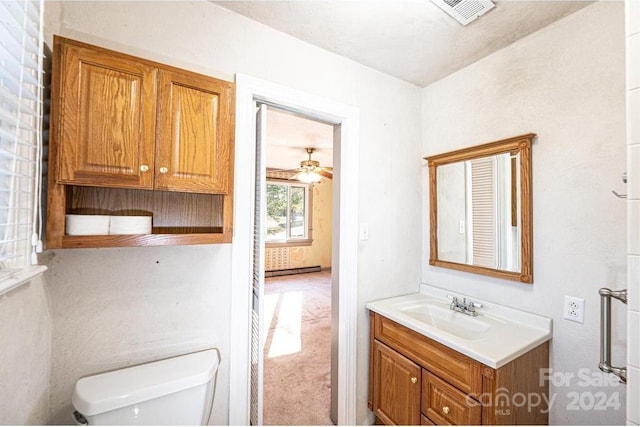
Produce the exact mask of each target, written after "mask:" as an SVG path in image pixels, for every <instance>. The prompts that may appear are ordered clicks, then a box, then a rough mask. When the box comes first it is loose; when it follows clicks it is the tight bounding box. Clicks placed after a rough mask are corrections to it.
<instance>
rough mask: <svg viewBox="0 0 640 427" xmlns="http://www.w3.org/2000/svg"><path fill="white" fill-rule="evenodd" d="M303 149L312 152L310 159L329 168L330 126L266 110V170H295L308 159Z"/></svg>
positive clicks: (331, 161) (330, 149)
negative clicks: (310, 149) (311, 149)
mask: <svg viewBox="0 0 640 427" xmlns="http://www.w3.org/2000/svg"><path fill="white" fill-rule="evenodd" d="M307 147H309V148H315V150H316V151H315V152H314V153H313V154H312V155H311V159H313V160H317V161H319V162H320V166H326V167H331V165H332V164H333V126H331V125H327V124H324V123H320V122H318V121H315V120H311V119H307V118H303V117H300V116H297V115H294V114H292V113H287V112H283V111H280V110H275V109H273V108H269V109H268V110H267V150H266V151H267V152H266V157H267V162H266V163H267V167H270V168H275V169H296V168H297V167H299V166H300V162H301V161H302V160H307V159H308V158H309V155H308V154H307V152H306V151H305V148H307Z"/></svg>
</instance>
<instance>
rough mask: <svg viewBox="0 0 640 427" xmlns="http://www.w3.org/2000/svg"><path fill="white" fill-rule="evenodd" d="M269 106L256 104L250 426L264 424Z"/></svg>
mask: <svg viewBox="0 0 640 427" xmlns="http://www.w3.org/2000/svg"><path fill="white" fill-rule="evenodd" d="M266 119H267V106H266V105H264V104H258V105H257V113H256V163H255V168H256V171H255V176H256V181H255V217H254V226H253V279H252V280H253V307H252V310H251V409H250V421H251V425H254V426H255V425H262V390H263V387H262V385H263V378H262V372H263V368H264V358H263V357H262V352H263V349H264V342H265V341H264V332H263V330H262V325H261V324H260V316H261V315H262V312H263V305H264V299H263V296H264V236H265V218H266V202H265V201H264V198H263V195H264V194H266V180H265V171H266V169H265V166H264V160H265V159H264V150H265V146H266V141H265V140H266V135H267V131H266V124H267V120H266Z"/></svg>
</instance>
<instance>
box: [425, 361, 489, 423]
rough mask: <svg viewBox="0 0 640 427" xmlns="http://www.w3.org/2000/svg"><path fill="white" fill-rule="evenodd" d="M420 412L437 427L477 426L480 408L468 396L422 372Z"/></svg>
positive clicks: (477, 403) (479, 419)
mask: <svg viewBox="0 0 640 427" xmlns="http://www.w3.org/2000/svg"><path fill="white" fill-rule="evenodd" d="M422 412H424V413H425V414H426V416H427V417H428V418H429V419H432V420H434V421H435V423H437V424H439V425H446V424H451V425H478V424H480V421H481V414H482V411H481V406H480V403H479V402H477V401H475V400H474V399H473V398H471V397H470V396H469V395H467V394H465V393H463V392H461V391H460V390H458V389H457V388H455V387H453V386H451V385H450V384H448V383H446V382H444V381H442V380H441V379H440V378H438V377H436V376H435V375H433V374H431V373H429V371H427V370H423V371H422Z"/></svg>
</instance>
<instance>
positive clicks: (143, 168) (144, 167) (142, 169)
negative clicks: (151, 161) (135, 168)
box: [140, 165, 149, 172]
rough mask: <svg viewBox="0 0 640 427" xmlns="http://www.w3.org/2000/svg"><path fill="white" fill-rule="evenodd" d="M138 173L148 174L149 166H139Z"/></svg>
mask: <svg viewBox="0 0 640 427" xmlns="http://www.w3.org/2000/svg"><path fill="white" fill-rule="evenodd" d="M140 172H149V166H147V165H140Z"/></svg>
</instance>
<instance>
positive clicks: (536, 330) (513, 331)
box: [366, 285, 552, 369]
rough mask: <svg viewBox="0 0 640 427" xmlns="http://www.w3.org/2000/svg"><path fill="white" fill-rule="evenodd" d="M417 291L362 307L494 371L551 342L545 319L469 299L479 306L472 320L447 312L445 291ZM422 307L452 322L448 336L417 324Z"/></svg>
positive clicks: (550, 328) (447, 301) (460, 314)
mask: <svg viewBox="0 0 640 427" xmlns="http://www.w3.org/2000/svg"><path fill="white" fill-rule="evenodd" d="M421 290H422V292H420V293H415V294H409V295H403V296H400V297H394V298H388V299H384V300H379V301H373V302H369V303H367V304H366V307H367V309H369V310H371V311H374V312H376V313H378V314H381V315H382V316H384V317H387V318H389V319H391V320H393V321H395V322H397V323H399V324H401V325H403V326H406V327H407V328H409V329H412V330H414V331H416V332H418V333H420V334H422V335H425V336H427V337H429V338H431V339H433V340H435V341H437V342H439V343H441V344H444V345H446V346H447V347H450V348H452V349H454V350H457V351H459V352H460V353H462V354H465V355H467V356H469V357H471V358H472V359H475V360H477V361H478V362H480V363H483V364H485V365H487V366H489V367H491V368H494V369H497V368H500V367H502V366H504V365H506V364H507V363H509V362H511V361H512V360H514V359H516V358H517V357H519V356H521V355H523V354H524V353H526V352H528V351H529V350H532V349H534V348H535V347H537V346H538V345H540V344H542V343H544V342H545V341H548V340H550V339H551V336H552V321H551V319H549V318H546V317H543V316H539V315H536V314H531V313H527V312H524V311H521V310H516V309H513V308H510V307H505V306H502V305H499V304H494V303H489V302H486V301H482V300H478V299H475V298H470V299H471V300H473V301H474V302H478V303H481V304H482V305H483V307H482V308H478V309H476V311H477V312H478V316H476V317H473V316H469V315H466V314H463V313H458V312H454V311H453V310H449V304H450V303H451V301H450V300H448V299H447V298H446V295H447V294H448V293H450V292H449V291H446V290H444V289H440V288H436V287H433V286H425V285H423V286H422V287H421ZM451 294H453V295H455V296H458V297H463V296H464V295H459V294H455V293H451ZM460 299H461V298H460ZM425 303H428V304H430V306H431V307H432V308H433V309H435V310H437V311H438V312H440V313H446V316H447V317H448V318H450V319H452V320H453V322H452V323H450V324H453V325H454V326H448V329H449V331H452V332H448V331H447V330H444V329H447V328H444V329H441V328H438V327H436V326H432V325H431V324H429V323H426V322H424V321H420V320H418V318H419V317H420V312H419V310H421V309H422V308H420V307H421V306H422V304H425ZM414 307H417V308H414ZM407 310H408V311H407ZM424 310H425V311H426V310H427V309H426V308H424ZM445 310H449V312H450V313H449V312H446V311H445ZM411 313H413V315H412V314H411ZM416 313H417V314H416ZM426 316H428V314H426ZM458 316H463V317H462V318H459V317H458ZM458 326H459V327H458ZM467 326H468V330H467V329H466V327H467ZM454 327H456V329H455V330H454V329H453V328H454Z"/></svg>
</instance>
